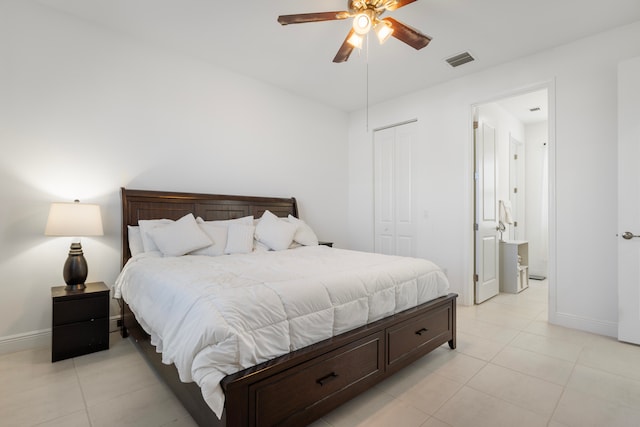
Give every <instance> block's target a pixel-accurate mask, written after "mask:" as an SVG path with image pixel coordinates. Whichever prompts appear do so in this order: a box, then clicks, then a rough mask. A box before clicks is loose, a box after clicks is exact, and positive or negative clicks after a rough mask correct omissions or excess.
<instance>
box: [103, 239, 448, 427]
mask: <svg viewBox="0 0 640 427" xmlns="http://www.w3.org/2000/svg"><path fill="white" fill-rule="evenodd" d="M448 288H449V284H448V281H447V279H446V277H445V276H444V274H443V273H442V271H441V270H440V269H439V268H438V267H437V266H436V265H435V264H433V263H432V262H430V261H427V260H423V259H416V258H406V257H395V256H387V255H380V254H371V253H364V252H355V251H347V250H341V249H335V248H329V247H326V246H313V247H301V248H297V249H291V250H286V251H280V252H253V253H250V254H240V255H226V256H219V257H205V256H183V257H177V258H162V257H159V256H157V255H156V256H152V255H149V254H146V255H145V254H143V255H141V256H137V257H134V258H132V259H131V260H129V262H128V263H127V265H126V266H125V267H124V269H123V270H122V272H121V273H120V276H119V277H118V279H117V280H116V286H115V294H114V295H115V297H116V298H119V297H120V296H122V297H123V298H124V300H125V301H126V302H127V303H128V304H129V306H130V307H131V310H132V311H133V313H134V314H135V315H136V318H137V319H138V321H139V322H140V324H141V325H142V327H143V328H144V329H145V330H146V331H147V332H148V333H149V334H150V335H151V343H152V344H153V345H155V346H156V348H157V351H158V352H162V360H163V362H164V363H166V364H171V363H174V364H175V366H176V368H177V369H178V373H179V375H180V379H181V380H182V381H184V382H190V381H195V382H196V383H197V384H198V385H199V386H200V388H201V389H202V394H203V397H204V399H205V401H206V402H207V403H208V404H209V406H210V407H211V409H212V410H213V411H214V412H215V413H216V415H217V416H218V417H220V416H221V414H222V409H223V406H224V394H223V392H222V389H221V387H220V381H221V380H222V378H223V377H225V376H226V375H228V374H231V373H234V372H237V371H240V370H242V369H245V368H248V367H250V366H253V365H256V364H258V363H261V362H264V361H266V360H269V359H272V358H274V357H276V356H279V355H282V354H285V353H288V352H290V351H292V350H296V349H299V348H302V347H305V346H307V345H310V344H312V343H315V342H318V341H321V340H323V339H326V338H329V337H331V336H333V335H336V334H339V333H341V332H345V331H348V330H351V329H354V328H357V327H359V326H362V325H365V324H367V323H370V322H373V321H375V320H378V319H381V318H383V317H386V316H389V315H391V314H394V313H397V312H400V311H402V310H405V309H407V308H410V307H413V306H416V305H418V304H421V303H424V302H426V301H429V300H432V299H434V298H437V297H439V296H442V295H445V294H446V293H447V290H448Z"/></svg>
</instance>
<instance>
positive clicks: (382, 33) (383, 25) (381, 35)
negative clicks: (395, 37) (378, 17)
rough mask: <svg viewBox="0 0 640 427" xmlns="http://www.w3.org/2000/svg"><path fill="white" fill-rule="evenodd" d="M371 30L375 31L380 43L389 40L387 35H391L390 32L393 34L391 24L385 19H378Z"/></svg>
mask: <svg viewBox="0 0 640 427" xmlns="http://www.w3.org/2000/svg"><path fill="white" fill-rule="evenodd" d="M373 30H374V31H375V32H376V36H378V41H379V42H380V44H383V43H384V42H386V41H387V40H389V37H391V34H393V29H392V28H391V25H390V24H389V23H387V22H385V21H380V22H379V23H378V24H376V26H375V27H374V28H373Z"/></svg>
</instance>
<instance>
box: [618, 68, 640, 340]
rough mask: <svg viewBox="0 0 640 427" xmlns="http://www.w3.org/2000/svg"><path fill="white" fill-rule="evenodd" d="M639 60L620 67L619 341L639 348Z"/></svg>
mask: <svg viewBox="0 0 640 427" xmlns="http://www.w3.org/2000/svg"><path fill="white" fill-rule="evenodd" d="M639 118H640V57H638V58H635V59H632V60H628V61H625V62H623V63H621V64H620V65H619V67H618V231H619V233H618V235H619V236H620V239H619V241H618V339H619V340H620V341H626V342H631V343H634V344H640V237H639V236H638V235H640V168H639V167H638V163H639V162H640V119H639Z"/></svg>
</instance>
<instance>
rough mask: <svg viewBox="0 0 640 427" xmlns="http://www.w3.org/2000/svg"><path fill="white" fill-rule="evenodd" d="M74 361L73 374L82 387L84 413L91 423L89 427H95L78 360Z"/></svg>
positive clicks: (74, 359)
mask: <svg viewBox="0 0 640 427" xmlns="http://www.w3.org/2000/svg"><path fill="white" fill-rule="evenodd" d="M72 361H73V372H75V374H76V380H77V381H78V386H79V387H80V393H81V394H82V403H83V404H84V413H85V415H86V416H87V420H88V421H89V427H93V422H92V421H91V416H90V414H89V406H88V405H87V398H86V397H85V395H84V388H83V387H82V381H80V375H79V374H78V366H77V365H76V358H75V357H74V358H73V359H72Z"/></svg>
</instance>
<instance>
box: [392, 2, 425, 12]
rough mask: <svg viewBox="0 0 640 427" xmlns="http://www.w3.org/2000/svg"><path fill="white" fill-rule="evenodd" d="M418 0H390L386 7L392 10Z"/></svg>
mask: <svg viewBox="0 0 640 427" xmlns="http://www.w3.org/2000/svg"><path fill="white" fill-rule="evenodd" d="M415 1H418V0H390V1H389V2H388V3H387V4H386V5H385V9H387V10H389V11H392V10H397V9H400V8H401V7H402V6H406V5H408V4H411V3H413V2H415Z"/></svg>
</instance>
